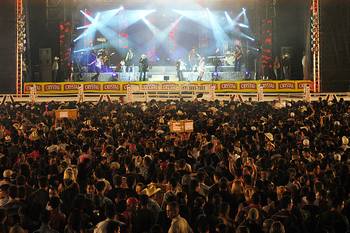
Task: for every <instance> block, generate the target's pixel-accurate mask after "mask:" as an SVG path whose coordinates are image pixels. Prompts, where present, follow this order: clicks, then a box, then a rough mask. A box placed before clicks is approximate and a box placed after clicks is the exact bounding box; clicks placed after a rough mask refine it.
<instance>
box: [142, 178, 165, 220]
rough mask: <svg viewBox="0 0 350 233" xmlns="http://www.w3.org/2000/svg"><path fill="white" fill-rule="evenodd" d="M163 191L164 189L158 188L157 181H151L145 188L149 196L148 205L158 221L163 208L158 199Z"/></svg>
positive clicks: (144, 191)
mask: <svg viewBox="0 0 350 233" xmlns="http://www.w3.org/2000/svg"><path fill="white" fill-rule="evenodd" d="M161 191H162V189H161V188H158V187H157V184H155V183H150V184H149V185H148V186H147V188H145V189H144V190H143V193H144V194H146V195H147V196H148V197H149V198H148V203H147V207H148V209H150V210H151V211H152V212H153V214H154V216H155V219H156V221H158V217H159V213H160V212H161V208H160V206H159V204H158V202H157V201H156V200H157V199H158V197H160V195H161Z"/></svg>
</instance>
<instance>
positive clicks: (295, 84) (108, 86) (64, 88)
mask: <svg viewBox="0 0 350 233" xmlns="http://www.w3.org/2000/svg"><path fill="white" fill-rule="evenodd" d="M34 85H35V87H36V90H37V93H38V94H43V95H45V94H48V95H60V94H77V93H78V89H79V87H81V86H82V87H83V90H84V92H85V93H101V94H121V95H126V94H127V90H128V87H129V85H133V86H134V85H138V86H139V89H140V90H144V91H154V92H157V91H174V90H179V89H181V86H189V85H190V86H191V87H196V86H197V87H198V88H200V87H201V86H203V85H212V86H213V88H215V92H217V93H256V92H257V89H258V86H259V85H262V87H263V91H264V92H266V93H302V92H304V87H305V86H306V85H309V86H310V87H312V82H311V81H306V80H299V81H295V80H285V81H262V80H261V81H229V80H227V81H212V82H206V81H202V82H178V81H175V82H173V81H168V82H149V81H148V82H56V83H53V82H35V83H25V84H24V93H25V94H30V91H31V88H32V87H33V86H34Z"/></svg>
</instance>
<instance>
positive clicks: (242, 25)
mask: <svg viewBox="0 0 350 233" xmlns="http://www.w3.org/2000/svg"><path fill="white" fill-rule="evenodd" d="M238 26H240V27H241V28H249V26H248V25H246V24H243V23H239V24H238Z"/></svg>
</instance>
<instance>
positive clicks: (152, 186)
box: [143, 183, 162, 197]
mask: <svg viewBox="0 0 350 233" xmlns="http://www.w3.org/2000/svg"><path fill="white" fill-rule="evenodd" d="M161 190H162V189H161V188H158V187H157V185H156V184H155V183H151V184H149V185H148V186H147V188H145V189H144V190H143V193H145V194H146V195H147V196H148V197H152V196H153V195H154V194H156V193H158V192H159V191H161Z"/></svg>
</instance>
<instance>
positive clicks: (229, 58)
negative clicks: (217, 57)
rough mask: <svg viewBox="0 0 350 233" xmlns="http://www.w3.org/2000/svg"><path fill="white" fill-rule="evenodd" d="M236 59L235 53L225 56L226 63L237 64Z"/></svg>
mask: <svg viewBox="0 0 350 233" xmlns="http://www.w3.org/2000/svg"><path fill="white" fill-rule="evenodd" d="M235 61H236V59H235V56H234V55H230V56H227V57H225V63H226V65H229V66H233V65H234V64H235Z"/></svg>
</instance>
